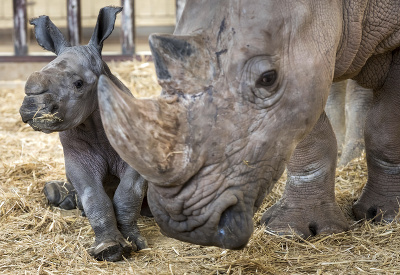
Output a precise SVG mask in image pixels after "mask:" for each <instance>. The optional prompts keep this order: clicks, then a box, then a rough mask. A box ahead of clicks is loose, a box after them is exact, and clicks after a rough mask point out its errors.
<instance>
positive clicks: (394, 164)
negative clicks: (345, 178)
mask: <svg viewBox="0 0 400 275" xmlns="http://www.w3.org/2000/svg"><path fill="white" fill-rule="evenodd" d="M399 106H400V51H398V52H397V53H396V54H394V55H393V61H392V64H391V69H390V71H389V73H388V76H387V77H386V81H385V83H384V84H383V86H382V88H380V89H379V90H374V95H373V104H372V107H371V108H370V110H369V112H368V115H367V119H366V124H365V150H366V157H367V165H368V181H367V184H366V185H365V187H364V189H363V191H362V193H361V196H360V198H359V199H358V200H357V202H356V203H355V204H354V206H353V212H354V215H355V217H356V219H363V218H367V219H373V220H374V221H382V220H384V221H388V222H390V221H392V220H394V219H398V217H396V215H397V213H398V211H399V204H400V143H399V141H400V112H399Z"/></svg>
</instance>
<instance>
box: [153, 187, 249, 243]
mask: <svg viewBox="0 0 400 275" xmlns="http://www.w3.org/2000/svg"><path fill="white" fill-rule="evenodd" d="M189 188H190V187H189ZM186 191H188V190H182V192H186ZM161 193H162V191H161V192H160V190H159V189H158V188H157V186H155V185H150V186H149V190H148V201H149V205H150V209H151V211H152V213H153V215H154V218H155V220H156V222H157V224H158V225H159V226H160V228H161V231H162V233H163V234H164V235H166V236H168V237H172V238H175V239H178V240H181V241H186V242H190V243H194V244H199V245H208V246H209V245H213V246H218V247H222V248H227V249H241V248H243V247H244V246H246V244H247V242H248V240H249V239H250V237H251V234H252V232H253V211H254V209H253V207H252V205H251V204H250V205H248V204H245V202H244V201H243V198H241V197H243V195H242V194H240V193H241V192H238V191H237V190H234V191H232V190H227V191H225V192H223V193H222V194H220V195H219V196H218V197H217V198H215V197H214V196H210V197H209V198H204V201H199V202H197V203H196V204H200V205H202V204H205V205H204V206H203V207H201V208H198V209H196V205H191V203H193V202H191V201H190V199H189V200H188V201H183V199H181V198H179V196H178V197H173V198H171V199H169V198H167V197H165V196H163V195H161ZM210 201H211V202H210ZM182 207H183V208H184V209H182Z"/></svg>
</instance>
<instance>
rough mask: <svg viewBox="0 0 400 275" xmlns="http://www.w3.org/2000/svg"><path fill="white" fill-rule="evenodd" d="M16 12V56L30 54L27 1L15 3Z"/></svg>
mask: <svg viewBox="0 0 400 275" xmlns="http://www.w3.org/2000/svg"><path fill="white" fill-rule="evenodd" d="M13 12H14V54H15V55H18V56H21V55H27V54H28V45H27V34H28V33H27V15H26V0H14V1H13Z"/></svg>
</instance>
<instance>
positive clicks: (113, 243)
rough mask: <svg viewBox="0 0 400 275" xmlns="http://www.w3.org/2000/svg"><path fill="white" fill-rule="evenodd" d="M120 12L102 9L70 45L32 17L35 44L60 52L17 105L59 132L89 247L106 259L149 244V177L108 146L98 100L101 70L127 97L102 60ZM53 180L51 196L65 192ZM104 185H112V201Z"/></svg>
mask: <svg viewBox="0 0 400 275" xmlns="http://www.w3.org/2000/svg"><path fill="white" fill-rule="evenodd" d="M120 11H121V8H113V7H106V8H103V9H101V10H100V13H99V17H98V21H97V25H96V28H95V30H94V34H93V36H92V38H91V40H90V42H89V44H88V45H86V46H75V47H71V46H70V45H69V43H68V42H67V41H66V40H65V38H64V37H63V35H62V34H61V32H60V31H59V29H57V27H56V26H55V25H54V24H53V23H52V22H51V21H50V19H49V18H48V17H47V16H41V17H39V18H36V19H34V20H32V21H31V24H33V25H34V26H35V34H36V39H37V40H38V43H39V44H40V45H41V46H42V47H43V48H45V49H47V50H49V51H52V52H54V53H56V54H57V58H56V59H54V60H53V61H52V62H50V63H49V64H48V65H46V66H45V67H44V68H43V69H42V70H41V71H39V72H35V73H33V74H32V75H31V76H30V77H29V79H28V80H27V82H26V86H25V93H26V96H25V98H24V101H23V103H22V106H21V109H20V114H21V117H22V120H23V121H24V122H27V123H29V124H30V125H31V126H32V128H33V129H35V130H37V131H42V132H44V133H51V132H60V134H59V135H60V140H61V143H62V146H63V149H64V157H65V169H66V176H67V179H68V182H70V183H72V185H73V187H74V188H75V189H76V191H77V193H78V195H79V197H80V199H81V201H82V205H83V209H84V211H85V214H86V216H87V217H88V219H89V222H90V224H91V226H92V228H93V230H94V233H95V235H96V240H95V243H94V244H93V246H92V247H91V248H90V250H89V252H90V253H91V254H92V255H93V256H94V257H95V258H97V259H100V260H108V261H116V260H120V259H121V258H122V255H123V254H125V255H129V253H130V252H131V251H132V250H138V249H142V248H144V247H146V240H145V239H144V238H143V237H142V236H141V235H140V232H139V229H138V227H137V218H138V216H139V212H140V208H141V204H142V200H143V197H144V194H145V192H146V190H147V182H146V180H144V179H143V178H142V177H141V176H140V175H139V174H138V173H137V172H136V171H135V170H133V169H132V168H131V167H130V166H129V165H128V164H127V163H126V162H125V161H123V160H122V159H121V158H120V157H119V156H118V154H117V153H116V151H115V150H114V149H113V148H112V147H111V145H110V143H109V141H108V139H107V137H106V135H105V132H104V128H103V125H102V121H101V117H100V113H99V108H98V100H97V82H98V77H99V76H100V75H101V74H104V75H107V76H108V77H109V78H110V79H112V81H113V83H114V84H115V85H116V86H117V87H119V88H120V89H121V90H123V91H124V92H125V94H126V95H127V96H130V93H129V90H128V89H127V88H126V87H125V86H124V85H123V84H122V83H121V82H120V81H119V80H118V79H117V78H116V77H115V76H113V75H112V74H111V72H110V70H109V68H108V66H107V65H106V63H104V62H103V61H102V59H101V50H102V46H103V41H104V40H105V39H106V38H107V37H108V36H109V35H110V34H111V32H112V30H113V28H114V22H115V18H116V16H117V13H119V12H120ZM49 184H50V185H51V186H50V187H49V185H46V187H47V189H46V188H45V191H46V190H47V192H46V195H47V196H48V197H51V198H54V194H53V193H54V192H58V191H60V190H62V188H61V187H62V186H58V185H60V184H61V183H60V182H50V183H49ZM67 186H68V184H67ZM103 186H104V187H103ZM116 186H117V187H116ZM53 187H54V188H53ZM57 187H59V189H57ZM115 187H116V190H115ZM52 188H53V189H52ZM70 189H72V190H73V188H72V187H71V188H69V189H68V191H71V190H70ZM105 189H114V190H113V191H115V193H114V196H113V199H110V197H109V196H108V195H107V193H106V190H105ZM49 190H50V191H49ZM52 191H54V192H52ZM111 197H112V196H111ZM64 204H65V203H64ZM60 206H61V207H63V206H64V207H65V205H62V204H61V205H60Z"/></svg>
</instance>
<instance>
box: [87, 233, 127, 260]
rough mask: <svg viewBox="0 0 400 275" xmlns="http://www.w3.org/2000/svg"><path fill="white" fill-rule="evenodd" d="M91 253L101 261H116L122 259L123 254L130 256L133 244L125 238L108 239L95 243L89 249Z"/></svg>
mask: <svg viewBox="0 0 400 275" xmlns="http://www.w3.org/2000/svg"><path fill="white" fill-rule="evenodd" d="M88 252H89V254H90V255H91V256H92V257H94V258H95V259H96V260H99V261H109V262H116V261H119V260H121V259H122V255H124V256H128V255H129V254H130V253H131V252H132V245H131V243H130V242H128V241H127V240H125V239H124V238H122V237H121V238H118V240H117V241H116V240H106V241H103V242H101V243H99V244H98V243H95V244H94V245H93V246H92V247H91V248H89V250H88Z"/></svg>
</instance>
